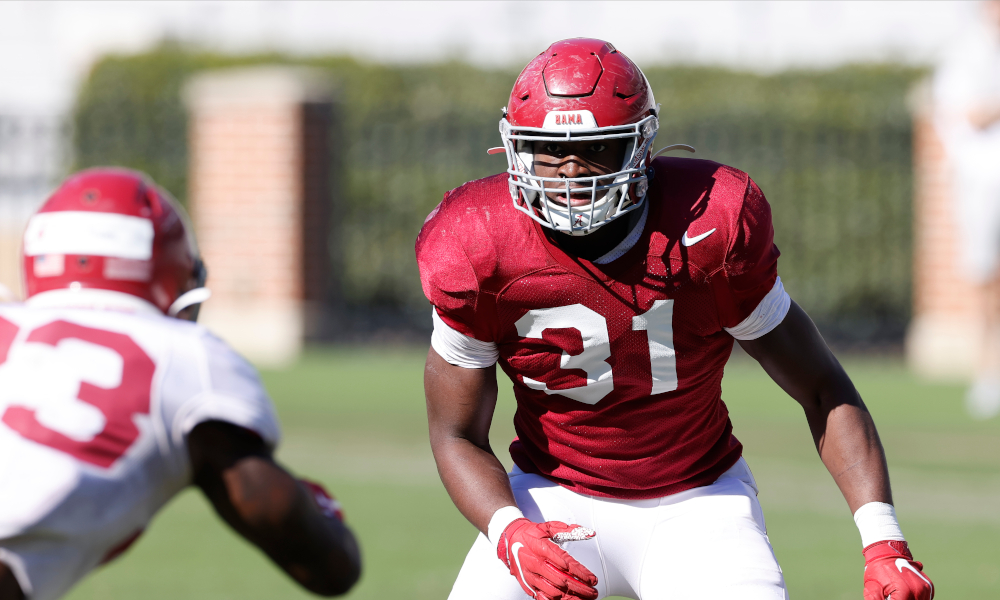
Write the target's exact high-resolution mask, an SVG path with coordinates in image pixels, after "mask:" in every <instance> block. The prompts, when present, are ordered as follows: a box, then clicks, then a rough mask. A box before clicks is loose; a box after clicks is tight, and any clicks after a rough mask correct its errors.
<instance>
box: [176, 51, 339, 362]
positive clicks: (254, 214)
mask: <svg viewBox="0 0 1000 600" xmlns="http://www.w3.org/2000/svg"><path fill="white" fill-rule="evenodd" d="M184 96H185V101H186V104H187V107H188V112H189V152H190V167H189V168H190V178H189V195H188V197H189V199H190V204H191V216H192V220H193V221H194V227H195V232H196V234H197V237H198V242H199V245H200V248H201V252H202V255H203V256H204V259H205V263H206V265H207V267H208V273H209V275H208V287H209V288H210V289H211V290H212V294H213V296H212V298H211V299H210V300H209V301H208V302H207V303H206V304H205V306H204V307H203V308H202V312H201V315H202V316H201V318H200V319H199V320H200V321H201V322H203V323H204V324H205V325H206V326H207V327H208V328H210V329H212V330H213V331H215V332H216V333H217V334H218V335H219V336H220V337H222V338H224V339H226V340H227V341H228V342H230V343H231V344H232V345H233V346H234V347H235V348H236V349H237V350H239V351H240V352H242V353H243V354H244V355H246V356H247V357H248V358H250V359H251V360H253V361H255V362H257V363H259V364H265V365H279V364H285V363H287V362H289V361H291V360H294V359H295V357H296V356H297V355H298V353H299V351H300V350H301V347H302V340H303V337H304V335H305V327H306V322H305V318H306V313H307V312H312V311H307V308H308V307H310V306H317V305H319V306H322V304H323V302H324V301H325V300H327V298H328V294H329V290H330V285H329V277H330V273H331V270H330V259H329V249H328V243H327V242H328V237H329V234H330V213H331V206H330V202H331V197H330V176H329V167H330V164H331V157H330V140H329V132H330V126H331V119H332V116H331V115H332V112H331V107H332V105H331V102H330V94H329V88H328V87H327V86H326V85H324V83H323V79H322V77H321V76H320V75H319V74H317V73H315V72H313V71H309V70H304V69H295V68H287V67H256V68H249V69H232V70H225V71H216V72H208V73H205V74H201V75H198V76H196V77H195V78H193V79H192V80H191V81H190V82H188V84H187V86H186V87H185V91H184Z"/></svg>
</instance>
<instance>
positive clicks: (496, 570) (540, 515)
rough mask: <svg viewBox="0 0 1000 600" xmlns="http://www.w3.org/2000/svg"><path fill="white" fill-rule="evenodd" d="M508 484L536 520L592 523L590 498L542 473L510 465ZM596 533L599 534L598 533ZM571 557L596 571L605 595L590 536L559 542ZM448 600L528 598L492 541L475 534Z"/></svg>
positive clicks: (520, 599) (600, 588) (601, 571)
mask: <svg viewBox="0 0 1000 600" xmlns="http://www.w3.org/2000/svg"><path fill="white" fill-rule="evenodd" d="M510 482H511V488H512V489H513V491H514V498H515V500H517V505H518V508H520V509H521V512H523V513H524V516H525V517H527V518H528V519H530V520H532V521H535V522H536V523H540V522H544V521H562V522H564V523H576V524H578V525H583V526H584V527H592V524H591V522H590V509H589V502H590V498H587V497H586V496H580V495H578V494H574V493H573V492H570V491H569V490H566V489H564V488H562V487H560V486H558V485H556V484H554V483H552V482H551V481H548V480H547V479H545V478H544V477H540V476H538V475H531V474H525V473H522V472H521V471H520V469H517V468H516V467H515V468H514V472H513V473H511V476H510ZM598 535H600V534H598ZM563 548H564V549H565V550H566V551H567V552H569V553H570V554H571V555H572V556H573V557H574V558H575V559H577V560H578V561H580V562H581V563H583V565H584V566H585V567H587V568H588V569H590V571H591V572H593V573H594V574H595V575H597V578H598V583H597V590H598V592H599V594H600V595H599V596H598V597H599V598H603V597H604V596H607V595H608V594H607V588H606V587H605V585H604V572H603V569H602V565H601V557H600V553H599V551H598V549H597V544H596V543H595V542H593V541H591V540H588V541H584V542H571V543H569V544H566V545H565V546H563ZM448 598H449V600H525V599H526V598H530V596H528V595H527V594H525V593H524V590H522V589H521V586H520V584H518V582H517V580H516V579H515V578H514V577H513V576H511V574H510V572H509V571H508V570H507V567H505V566H504V564H503V563H502V562H500V560H499V559H498V558H497V554H496V550H495V549H494V547H493V544H491V543H490V541H489V540H488V539H487V538H486V536H485V535H483V534H479V536H478V537H477V538H476V542H475V543H474V544H473V545H472V549H471V550H469V554H468V555H467V556H466V557H465V563H464V564H463V565H462V570H461V571H460V572H459V574H458V579H457V580H456V581H455V585H454V587H453V588H452V590H451V595H450V596H448Z"/></svg>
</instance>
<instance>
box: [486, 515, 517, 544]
mask: <svg viewBox="0 0 1000 600" xmlns="http://www.w3.org/2000/svg"><path fill="white" fill-rule="evenodd" d="M523 518H524V513H522V512H521V510H520V509H519V508H518V507H516V506H505V507H503V508H500V509H497V511H496V512H495V513H493V517H491V518H490V524H489V526H488V527H487V528H486V537H487V538H489V540H490V543H491V544H493V549H494V550H496V548H497V544H498V543H499V542H500V536H502V535H503V532H504V530H505V529H507V526H508V525H510V524H511V523H513V522H514V521H516V520H518V519H523Z"/></svg>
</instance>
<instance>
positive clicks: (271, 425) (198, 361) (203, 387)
mask: <svg viewBox="0 0 1000 600" xmlns="http://www.w3.org/2000/svg"><path fill="white" fill-rule="evenodd" d="M183 346H185V348H181V349H179V351H181V352H183V353H184V354H185V355H184V356H179V357H176V358H175V359H174V360H172V362H171V367H170V369H169V371H168V373H167V374H166V376H165V377H164V382H163V387H164V392H165V397H174V398H176V396H177V395H178V394H183V396H185V397H184V398H182V399H180V401H179V402H177V407H176V410H175V411H174V412H173V416H172V419H171V424H172V425H171V428H172V431H171V434H172V437H173V439H174V441H175V443H180V442H182V441H183V440H184V439H185V438H186V437H187V435H188V434H189V433H190V432H191V430H192V429H194V428H195V427H196V426H197V425H198V424H199V423H204V422H206V421H224V422H226V423H231V424H233V425H237V426H239V427H243V428H244V429H248V430H250V431H253V432H254V433H256V434H257V435H259V436H260V437H261V439H263V440H264V442H266V443H267V444H268V445H269V446H271V447H272V448H273V447H275V446H277V444H278V441H279V439H280V437H281V434H280V428H279V426H278V417H277V415H276V414H275V411H274V406H273V404H272V403H271V398H270V397H269V396H268V395H267V392H266V391H265V390H264V384H263V383H262V382H261V380H260V377H259V376H258V374H257V370H256V369H254V368H253V366H251V365H250V363H248V362H247V361H246V359H244V358H243V357H242V356H240V355H239V354H237V353H236V351H234V350H233V349H232V348H230V347H229V345H228V344H226V343H225V342H223V341H222V340H220V339H219V338H217V337H215V336H214V335H212V334H211V333H209V332H208V331H206V330H204V329H200V328H199V334H198V335H197V336H195V337H194V338H193V339H191V338H189V339H188V340H187V341H186V342H185V343H184V344H183Z"/></svg>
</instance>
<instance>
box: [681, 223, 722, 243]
mask: <svg viewBox="0 0 1000 600" xmlns="http://www.w3.org/2000/svg"><path fill="white" fill-rule="evenodd" d="M715 229H716V228H715V227H713V228H711V229H709V230H708V231H706V232H705V233H702V234H699V235H696V236H694V237H688V232H686V231H685V232H684V235H682V236H681V244H682V245H684V246H694V245H695V244H697V243H698V242H700V241H701V240H703V239H705V238H707V237H708V236H710V235H712V234H713V233H715Z"/></svg>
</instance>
